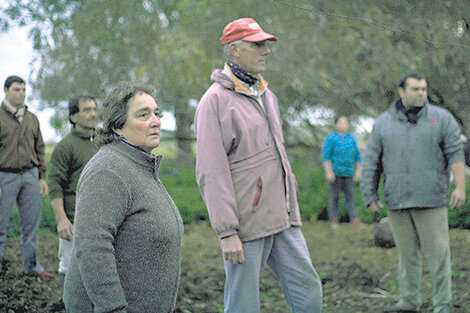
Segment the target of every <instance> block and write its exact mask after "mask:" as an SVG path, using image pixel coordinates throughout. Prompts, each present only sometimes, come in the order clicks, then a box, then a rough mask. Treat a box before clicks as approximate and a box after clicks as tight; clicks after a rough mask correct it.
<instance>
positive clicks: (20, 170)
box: [0, 167, 34, 175]
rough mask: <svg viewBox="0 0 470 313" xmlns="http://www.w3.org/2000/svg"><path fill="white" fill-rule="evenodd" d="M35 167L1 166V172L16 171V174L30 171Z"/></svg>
mask: <svg viewBox="0 0 470 313" xmlns="http://www.w3.org/2000/svg"><path fill="white" fill-rule="evenodd" d="M33 168H34V167H28V168H1V169H0V172H6V173H15V174H20V175H21V174H24V173H26V172H29V171H31V170H32V169H33Z"/></svg>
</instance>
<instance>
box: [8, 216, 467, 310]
mask: <svg viewBox="0 0 470 313" xmlns="http://www.w3.org/2000/svg"><path fill="white" fill-rule="evenodd" d="M302 229H303V232H304V235H305V237H306V239H307V242H308V245H309V249H310V253H311V256H312V259H313V263H314V265H315V267H316V269H317V271H318V273H319V275H320V277H321V278H322V282H323V292H324V306H323V307H324V312H325V313H330V312H331V313H356V312H357V313H359V312H361V313H366V312H370V313H377V312H381V309H383V308H384V307H386V306H388V305H391V304H393V303H394V302H395V300H396V297H397V294H398V289H397V282H396V279H395V278H396V272H397V262H396V260H397V254H396V249H394V248H393V249H381V248H377V247H374V246H373V243H372V234H373V227H372V226H369V227H366V228H364V229H353V228H351V227H350V226H349V225H348V224H346V223H342V224H341V227H340V228H339V229H338V230H336V231H332V230H330V228H329V225H328V223H327V222H323V221H318V222H307V223H305V225H304V226H303V228H302ZM451 242H452V265H453V268H452V270H453V271H452V274H453V277H452V279H453V292H454V305H455V307H454V311H453V312H455V313H464V312H465V313H468V312H470V259H469V257H468V256H469V255H470V231H468V230H460V229H452V230H451ZM56 254H57V237H56V235H55V234H54V233H52V232H49V231H43V232H42V236H41V248H40V260H41V262H42V263H43V265H44V266H45V267H46V268H47V269H48V270H49V271H51V272H54V274H56V269H57V257H56ZM22 271H23V265H22V262H21V249H20V238H18V237H14V238H10V239H9V240H8V245H7V250H6V256H5V271H3V272H2V273H1V274H0V311H1V312H8V313H13V312H48V313H52V312H64V310H63V305H62V303H61V300H60V298H61V291H60V288H59V286H58V283H57V281H56V279H50V280H41V279H38V278H30V277H25V276H24V275H23V274H22ZM223 285H224V274H223V267H222V259H221V254H220V251H219V248H218V243H217V240H216V238H215V235H214V233H213V231H212V230H211V229H210V227H209V226H208V225H207V224H206V223H201V224H192V225H187V226H186V227H185V236H184V242H183V255H182V276H181V285H180V290H179V296H178V303H177V310H176V312H180V313H182V312H184V313H190V312H193V313H196V312H200V313H212V312H222V311H223ZM430 290H431V283H430V281H429V277H428V275H427V273H426V272H425V275H424V278H423V294H424V308H423V310H422V312H430V311H429V309H428V308H429V306H430V304H431V299H430ZM261 307H262V309H261V311H262V312H270V313H281V312H289V309H288V308H287V305H286V303H285V301H284V299H283V296H282V293H281V290H280V288H279V283H278V282H277V281H276V279H275V278H274V276H273V274H272V273H271V271H270V270H269V269H267V270H266V271H265V273H264V274H263V278H262V283H261Z"/></svg>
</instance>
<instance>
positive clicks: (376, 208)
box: [369, 200, 384, 212]
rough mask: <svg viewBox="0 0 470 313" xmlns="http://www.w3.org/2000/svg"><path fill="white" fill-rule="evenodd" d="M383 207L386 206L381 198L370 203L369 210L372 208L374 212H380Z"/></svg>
mask: <svg viewBox="0 0 470 313" xmlns="http://www.w3.org/2000/svg"><path fill="white" fill-rule="evenodd" d="M383 207H384V205H383V203H382V202H381V201H380V200H377V201H372V202H371V203H370V204H369V210H371V211H372V212H379V208H380V209H381V208H383Z"/></svg>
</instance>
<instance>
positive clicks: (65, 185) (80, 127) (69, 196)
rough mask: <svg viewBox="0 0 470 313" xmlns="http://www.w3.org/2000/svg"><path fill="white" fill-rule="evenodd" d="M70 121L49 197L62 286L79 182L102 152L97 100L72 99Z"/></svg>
mask: <svg viewBox="0 0 470 313" xmlns="http://www.w3.org/2000/svg"><path fill="white" fill-rule="evenodd" d="M69 120H70V123H71V124H72V125H73V128H72V130H71V132H70V133H69V134H68V135H67V136H65V137H64V139H62V140H61V141H60V142H59V143H58V144H57V145H56V146H55V148H54V151H53V152H52V156H51V169H50V171H49V189H50V190H49V194H50V195H49V196H50V198H51V205H52V209H53V210H54V214H55V217H56V221H57V233H58V235H59V270H58V272H59V278H60V282H61V284H63V282H64V277H65V273H66V272H67V269H68V267H69V263H70V258H71V257H72V238H73V225H72V224H73V219H74V216H75V198H76V197H75V193H76V191H77V184H78V179H79V178H80V174H81V173H82V170H83V168H84V167H85V165H86V164H87V163H88V161H89V160H90V159H91V157H92V156H93V155H95V153H96V152H97V151H98V146H97V145H96V144H95V142H94V140H93V139H94V138H93V137H94V136H93V135H94V131H95V128H96V124H97V123H98V118H97V116H96V103H95V99H94V98H93V97H91V96H87V95H80V96H75V97H73V98H72V99H70V101H69Z"/></svg>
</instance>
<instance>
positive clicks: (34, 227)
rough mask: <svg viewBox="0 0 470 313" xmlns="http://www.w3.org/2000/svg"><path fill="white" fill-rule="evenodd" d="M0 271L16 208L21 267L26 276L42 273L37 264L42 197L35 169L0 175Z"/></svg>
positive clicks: (1, 173)
mask: <svg viewBox="0 0 470 313" xmlns="http://www.w3.org/2000/svg"><path fill="white" fill-rule="evenodd" d="M0 188H1V189H2V194H1V196H0V270H1V269H2V260H3V254H4V252H5V245H6V239H7V230H8V224H9V222H10V216H11V210H12V208H13V204H14V203H16V205H17V206H18V213H19V216H20V222H21V240H22V245H23V263H24V266H25V270H26V273H32V272H39V271H43V270H44V268H43V267H42V266H41V264H39V261H38V246H39V223H40V222H41V208H42V202H41V195H40V186H39V174H38V169H37V167H35V168H33V169H32V170H30V171H28V172H26V173H23V174H16V173H6V172H0Z"/></svg>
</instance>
